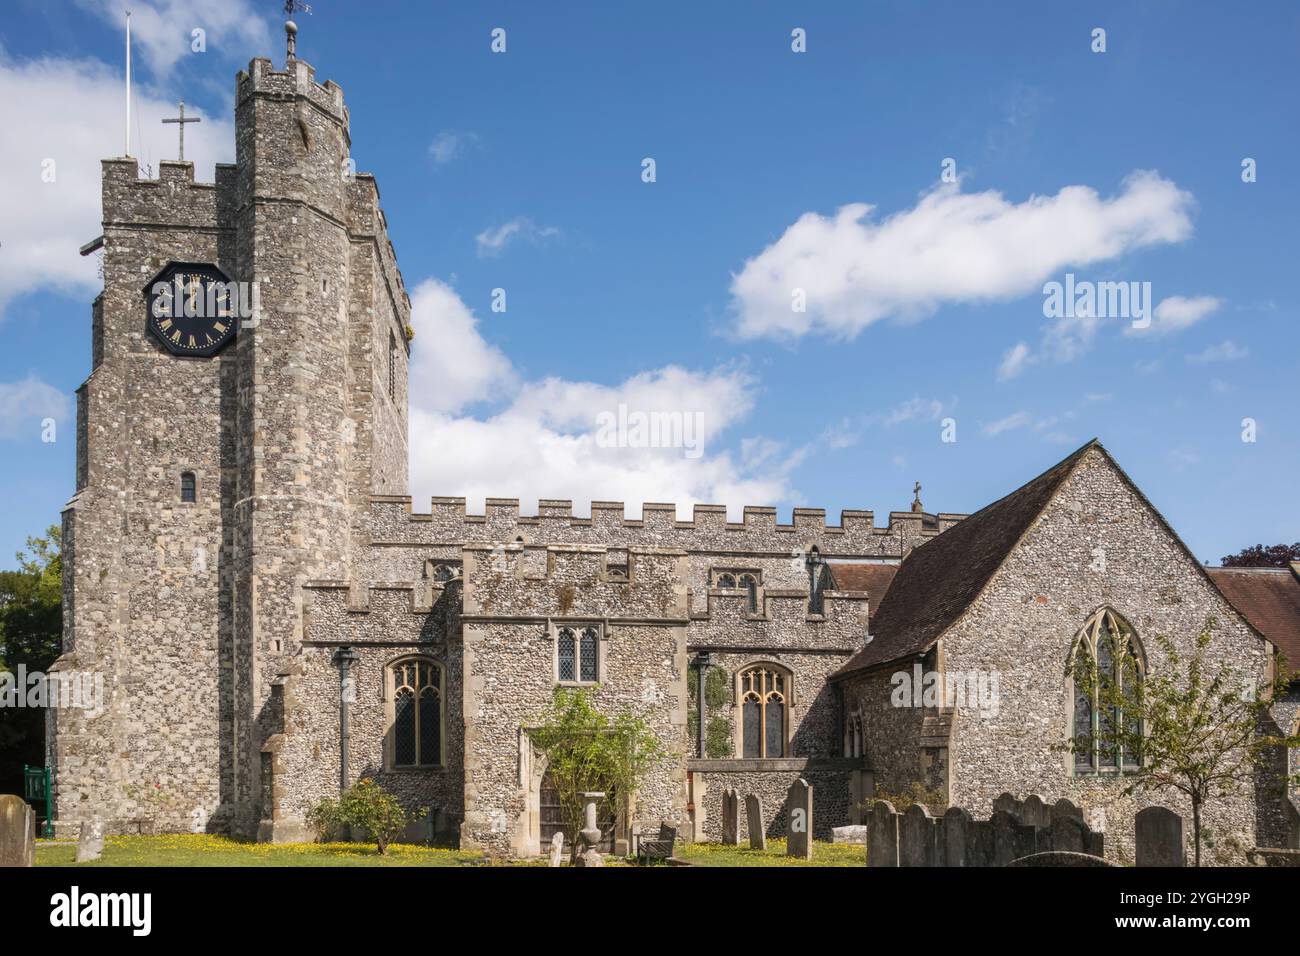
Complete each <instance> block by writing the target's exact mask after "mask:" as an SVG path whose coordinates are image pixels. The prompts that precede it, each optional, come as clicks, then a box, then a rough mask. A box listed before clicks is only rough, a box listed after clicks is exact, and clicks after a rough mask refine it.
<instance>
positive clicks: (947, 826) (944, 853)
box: [938, 807, 974, 866]
mask: <svg viewBox="0 0 1300 956" xmlns="http://www.w3.org/2000/svg"><path fill="white" fill-rule="evenodd" d="M971 822H972V821H971V818H970V814H969V813H967V812H966V811H965V810H963V809H962V808H961V807H949V808H948V812H947V813H945V814H944V815H943V817H942V818H941V819H940V820H939V850H938V853H939V857H940V859H939V865H940V866H972V865H974V864H972V863H971V862H970V861H969V860H968V859H967V858H968V856H969V853H970V850H971V849H973V847H971V845H970V844H971V833H970V827H971Z"/></svg>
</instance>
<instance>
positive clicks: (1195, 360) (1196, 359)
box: [1187, 339, 1250, 365]
mask: <svg viewBox="0 0 1300 956" xmlns="http://www.w3.org/2000/svg"><path fill="white" fill-rule="evenodd" d="M1249 354H1250V349H1248V348H1246V347H1245V346H1244V345H1238V344H1237V343H1236V342H1234V341H1232V339H1224V340H1223V341H1222V342H1220V343H1219V344H1218V345H1211V346H1208V347H1207V348H1205V349H1203V350H1202V351H1200V352H1197V353H1196V354H1194V355H1188V356H1187V361H1188V362H1190V363H1191V364H1193V365H1206V364H1208V363H1210V362H1235V361H1237V360H1238V359H1244V358H1245V357H1246V356H1247V355H1249Z"/></svg>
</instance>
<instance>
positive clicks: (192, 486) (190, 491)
mask: <svg viewBox="0 0 1300 956" xmlns="http://www.w3.org/2000/svg"><path fill="white" fill-rule="evenodd" d="M198 496H199V491H198V481H197V480H196V479H195V477H194V472H192V471H187V472H184V473H182V474H181V501H186V502H190V503H193V502H195V501H198V500H199V497H198Z"/></svg>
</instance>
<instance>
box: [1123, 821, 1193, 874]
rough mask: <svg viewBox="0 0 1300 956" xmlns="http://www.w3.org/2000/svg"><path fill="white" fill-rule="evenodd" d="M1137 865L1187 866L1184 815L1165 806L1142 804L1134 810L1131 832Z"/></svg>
mask: <svg viewBox="0 0 1300 956" xmlns="http://www.w3.org/2000/svg"><path fill="white" fill-rule="evenodd" d="M1133 836H1134V842H1135V843H1136V849H1137V853H1136V857H1137V859H1136V864H1137V865H1138V866H1186V865H1187V851H1186V847H1185V846H1184V845H1183V818H1182V817H1180V816H1179V815H1178V814H1176V813H1174V811H1172V810H1169V809H1166V808H1165V807H1144V808H1142V809H1141V810H1139V811H1138V812H1137V819H1136V822H1135V828H1134V832H1133Z"/></svg>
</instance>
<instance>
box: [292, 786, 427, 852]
mask: <svg viewBox="0 0 1300 956" xmlns="http://www.w3.org/2000/svg"><path fill="white" fill-rule="evenodd" d="M427 812H428V811H426V810H417V811H414V812H412V813H408V812H407V811H406V810H404V809H403V808H402V805H401V804H400V803H399V802H398V801H397V798H396V797H395V796H393V795H392V794H391V793H389V792H388V791H387V790H385V789H384V788H383V787H381V786H380V785H379V784H377V783H375V781H373V780H360V781H358V782H357V783H355V784H353V785H352V786H351V787H349V788H348V789H347V790H345V791H344V792H343V794H342V795H341V796H340V797H339V798H338V799H337V800H335V799H332V798H327V799H325V800H322V801H321V802H320V803H318V804H316V806H314V807H312V808H311V810H310V811H309V812H308V813H307V825H308V826H310V827H311V828H312V829H313V830H315V831H316V835H317V836H318V837H319V838H320V839H322V840H324V839H328V838H329V837H331V836H335V835H338V834H340V833H341V832H342V831H343V830H344V829H345V828H346V829H348V830H351V829H354V828H355V829H361V830H365V831H366V832H367V833H368V834H370V839H372V840H374V841H375V844H376V845H377V846H378V848H379V853H380V855H381V856H382V855H384V854H386V853H387V852H388V844H389V843H391V842H392V841H393V837H395V836H397V835H398V834H400V833H401V832H402V831H403V830H405V829H406V825H407V824H408V823H410V822H412V821H414V820H419V819H421V818H422V817H423V816H424V815H425V814H426V813H427Z"/></svg>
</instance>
